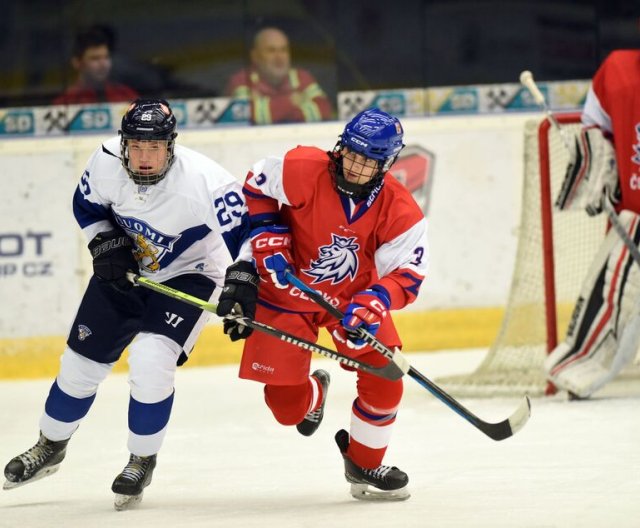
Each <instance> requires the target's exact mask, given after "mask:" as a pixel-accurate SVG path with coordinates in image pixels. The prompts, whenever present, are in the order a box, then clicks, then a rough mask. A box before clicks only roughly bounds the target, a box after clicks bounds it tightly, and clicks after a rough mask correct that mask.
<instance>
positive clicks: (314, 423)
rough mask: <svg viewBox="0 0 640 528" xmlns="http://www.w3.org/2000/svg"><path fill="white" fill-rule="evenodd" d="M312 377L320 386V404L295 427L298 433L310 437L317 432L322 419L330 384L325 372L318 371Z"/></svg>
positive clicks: (329, 378)
mask: <svg viewBox="0 0 640 528" xmlns="http://www.w3.org/2000/svg"><path fill="white" fill-rule="evenodd" d="M312 376H314V377H315V378H317V379H318V381H319V382H320V385H322V403H321V404H320V407H318V408H317V409H316V410H315V411H311V412H309V413H307V414H306V416H305V417H304V420H302V421H301V422H300V423H299V424H298V425H296V429H298V432H299V433H300V434H301V435H304V436H311V435H312V434H313V433H315V432H316V431H317V430H318V427H320V424H321V423H322V418H323V417H324V404H325V403H326V401H327V391H328V390H329V383H331V376H329V373H328V372H327V371H326V370H321V369H318V370H316V371H315V372H314V373H313V374H312Z"/></svg>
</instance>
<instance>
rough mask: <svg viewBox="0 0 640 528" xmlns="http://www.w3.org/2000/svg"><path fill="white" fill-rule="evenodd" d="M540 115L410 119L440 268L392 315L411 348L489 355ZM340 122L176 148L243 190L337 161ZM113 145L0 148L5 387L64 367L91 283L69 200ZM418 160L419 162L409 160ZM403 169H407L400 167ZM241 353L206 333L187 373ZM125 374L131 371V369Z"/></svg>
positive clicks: (215, 329) (411, 144)
mask: <svg viewBox="0 0 640 528" xmlns="http://www.w3.org/2000/svg"><path fill="white" fill-rule="evenodd" d="M532 117H537V114H535V115H531V114H522V113H519V114H503V115H493V116H457V117H428V118H405V119H404V127H405V142H406V143H407V145H408V148H407V151H409V152H411V153H412V155H416V154H415V153H418V154H417V158H416V159H414V160H413V161H415V162H416V163H413V165H412V164H411V163H409V164H408V165H407V167H406V168H407V170H408V171H409V170H412V169H415V168H416V167H418V169H420V167H422V165H420V164H421V163H424V156H423V157H421V156H422V153H425V152H428V153H429V156H431V157H430V158H429V160H428V161H429V163H430V164H431V166H430V167H431V168H430V172H429V187H428V190H429V196H427V197H426V199H425V201H424V204H423V205H424V207H425V208H427V209H428V210H427V216H428V219H429V240H430V247H431V266H430V269H429V273H428V276H427V279H426V281H425V283H424V285H423V288H422V290H421V293H420V295H419V297H418V299H417V301H416V302H415V303H414V304H413V305H411V306H410V307H408V308H407V309H406V310H404V311H402V312H400V313H398V314H396V315H395V318H396V320H397V324H398V327H399V330H400V335H401V336H402V339H403V341H404V343H405V349H406V350H408V351H411V350H434V349H443V348H465V347H469V346H487V345H489V344H490V343H491V341H492V340H493V338H494V336H495V334H496V332H497V329H498V326H499V322H500V314H501V312H502V307H503V306H504V304H505V301H506V298H507V294H508V290H509V283H510V280H511V273H512V269H513V262H514V258H515V249H516V243H517V236H518V231H517V230H518V225H517V224H518V220H519V206H520V191H521V183H522V182H521V180H522V177H521V175H522V166H523V148H522V137H523V127H524V123H525V121H526V120H528V119H531V118H532ZM342 127H343V124H342V123H339V122H327V123H321V124H314V125H280V126H271V127H260V128H257V127H256V128H248V127H232V126H220V127H219V128H211V129H207V130H187V131H180V133H179V137H178V141H179V142H181V143H182V144H183V145H185V146H188V147H191V148H194V149H196V150H198V151H200V152H202V153H204V154H206V155H208V156H210V157H212V158H213V159H215V160H216V161H217V162H219V163H220V164H221V165H223V166H224V167H225V168H227V169H228V170H229V171H231V172H232V173H233V174H234V175H236V176H237V177H238V179H239V180H243V179H244V176H245V174H246V172H247V170H248V169H249V167H250V165H251V164H252V163H253V162H255V161H257V160H259V159H260V158H262V157H264V156H267V155H282V154H284V152H286V150H288V149H290V148H292V147H294V146H296V145H299V144H301V145H316V146H318V147H320V148H323V149H326V150H330V149H331V148H332V147H333V145H334V144H335V141H336V139H337V136H338V134H339V133H340V132H341V130H342ZM108 137H110V135H94V134H91V135H82V134H80V135H75V136H66V137H52V138H46V139H43V138H16V139H7V140H5V141H3V142H2V143H0V167H2V171H0V185H1V188H2V189H3V200H2V207H1V209H0V301H1V302H0V378H9V377H16V376H28V377H35V376H39V375H49V374H50V373H52V372H55V370H56V368H57V361H58V357H59V355H60V353H61V351H62V349H63V347H64V340H65V337H66V335H67V333H68V331H69V325H70V323H71V321H72V320H73V316H74V314H75V310H76V309H77V306H78V303H79V301H80V298H81V295H82V292H83V290H84V286H85V285H86V283H87V281H88V278H89V276H90V272H91V263H90V259H89V255H88V251H87V249H86V240H84V238H83V235H82V233H81V232H80V229H79V228H78V226H77V224H76V223H75V220H74V218H73V214H72V210H71V198H72V196H73V192H74V189H75V186H76V185H77V181H78V179H79V177H80V175H81V174H82V172H83V169H84V166H85V163H86V161H87V159H88V158H89V156H90V155H91V153H92V151H93V150H94V149H95V148H96V147H98V146H99V145H100V143H101V142H102V141H104V140H105V139H107V138H108ZM409 161H412V160H411V159H410V160H409ZM403 169H404V167H403ZM239 354H240V348H239V346H238V345H237V344H236V345H232V344H230V343H228V342H227V341H226V339H225V338H224V336H222V335H221V332H220V328H219V326H218V325H216V324H212V325H211V326H210V327H207V329H206V331H205V332H204V335H203V336H202V338H201V342H200V344H199V347H198V352H197V355H196V356H194V358H192V360H190V364H196V363H198V364H200V363H201V364H215V363H221V362H230V361H237V359H238V357H239ZM123 364H124V362H123Z"/></svg>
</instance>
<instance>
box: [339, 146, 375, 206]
mask: <svg viewBox="0 0 640 528" xmlns="http://www.w3.org/2000/svg"><path fill="white" fill-rule="evenodd" d="M341 150H342V145H341V144H340V142H338V143H337V144H336V146H335V148H334V149H333V151H332V152H331V153H330V157H331V163H330V165H329V172H330V173H331V176H332V178H333V182H334V187H335V188H336V190H337V191H338V192H339V193H340V194H343V195H345V196H348V197H350V198H357V199H365V198H368V197H369V196H370V195H371V193H372V192H373V191H374V190H375V189H376V187H379V186H381V185H382V183H383V178H384V174H385V171H383V170H382V168H381V167H380V165H381V163H380V162H378V171H377V173H376V174H375V175H374V176H373V177H371V179H370V180H369V181H368V182H367V183H362V184H360V183H354V182H350V181H348V180H347V179H346V178H345V176H344V168H343V164H342V159H343V157H342V154H341Z"/></svg>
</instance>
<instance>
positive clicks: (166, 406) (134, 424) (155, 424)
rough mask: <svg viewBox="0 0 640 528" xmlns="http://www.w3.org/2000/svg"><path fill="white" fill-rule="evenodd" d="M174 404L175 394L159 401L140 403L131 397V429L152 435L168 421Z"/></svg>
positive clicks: (137, 432)
mask: <svg viewBox="0 0 640 528" xmlns="http://www.w3.org/2000/svg"><path fill="white" fill-rule="evenodd" d="M172 406H173V394H171V396H169V397H168V398H167V399H166V400H163V401H161V402H157V403H140V402H139V401H136V400H134V399H133V398H132V397H130V398H129V430H130V431H131V432H132V433H135V434H137V435H152V434H155V433H157V432H158V431H161V430H162V429H163V428H164V427H165V426H166V425H167V424H168V423H169V417H170V416H171V407H172Z"/></svg>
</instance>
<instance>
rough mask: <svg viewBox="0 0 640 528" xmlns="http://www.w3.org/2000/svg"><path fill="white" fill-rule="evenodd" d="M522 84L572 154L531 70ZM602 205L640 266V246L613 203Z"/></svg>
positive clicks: (521, 76)
mask: <svg viewBox="0 0 640 528" xmlns="http://www.w3.org/2000/svg"><path fill="white" fill-rule="evenodd" d="M520 82H521V83H522V85H523V86H524V87H525V88H526V89H527V90H529V92H530V93H531V95H532V96H533V100H534V101H535V102H536V104H537V105H538V106H540V108H542V110H544V113H545V114H546V115H547V119H549V121H550V122H551V124H552V125H553V127H554V128H555V129H556V130H557V131H558V133H559V134H560V138H561V139H562V143H563V144H564V146H565V148H566V149H567V151H568V152H571V146H570V145H569V139H568V138H567V136H566V131H565V130H564V129H563V128H562V127H561V126H560V123H558V120H557V119H556V116H555V115H553V112H552V111H551V109H550V108H549V105H548V104H547V101H546V100H545V98H544V95H543V94H542V92H541V91H540V89H539V88H538V85H537V84H536V82H535V81H534V79H533V74H532V73H531V72H530V71H529V70H525V71H523V72H522V73H521V74H520ZM602 203H603V208H604V210H605V212H606V213H607V216H608V217H609V221H610V222H611V225H612V227H613V229H614V230H615V232H616V233H617V234H618V236H619V237H620V238H621V239H622V241H623V242H624V245H625V246H627V249H628V250H629V253H631V256H632V257H633V260H635V261H636V264H638V266H640V251H638V246H636V244H635V243H634V242H633V240H631V237H629V235H628V233H627V230H626V229H625V228H624V226H623V225H622V224H621V223H620V219H619V218H618V214H617V213H616V211H615V209H614V208H613V205H611V202H609V200H607V199H603V200H602Z"/></svg>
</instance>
